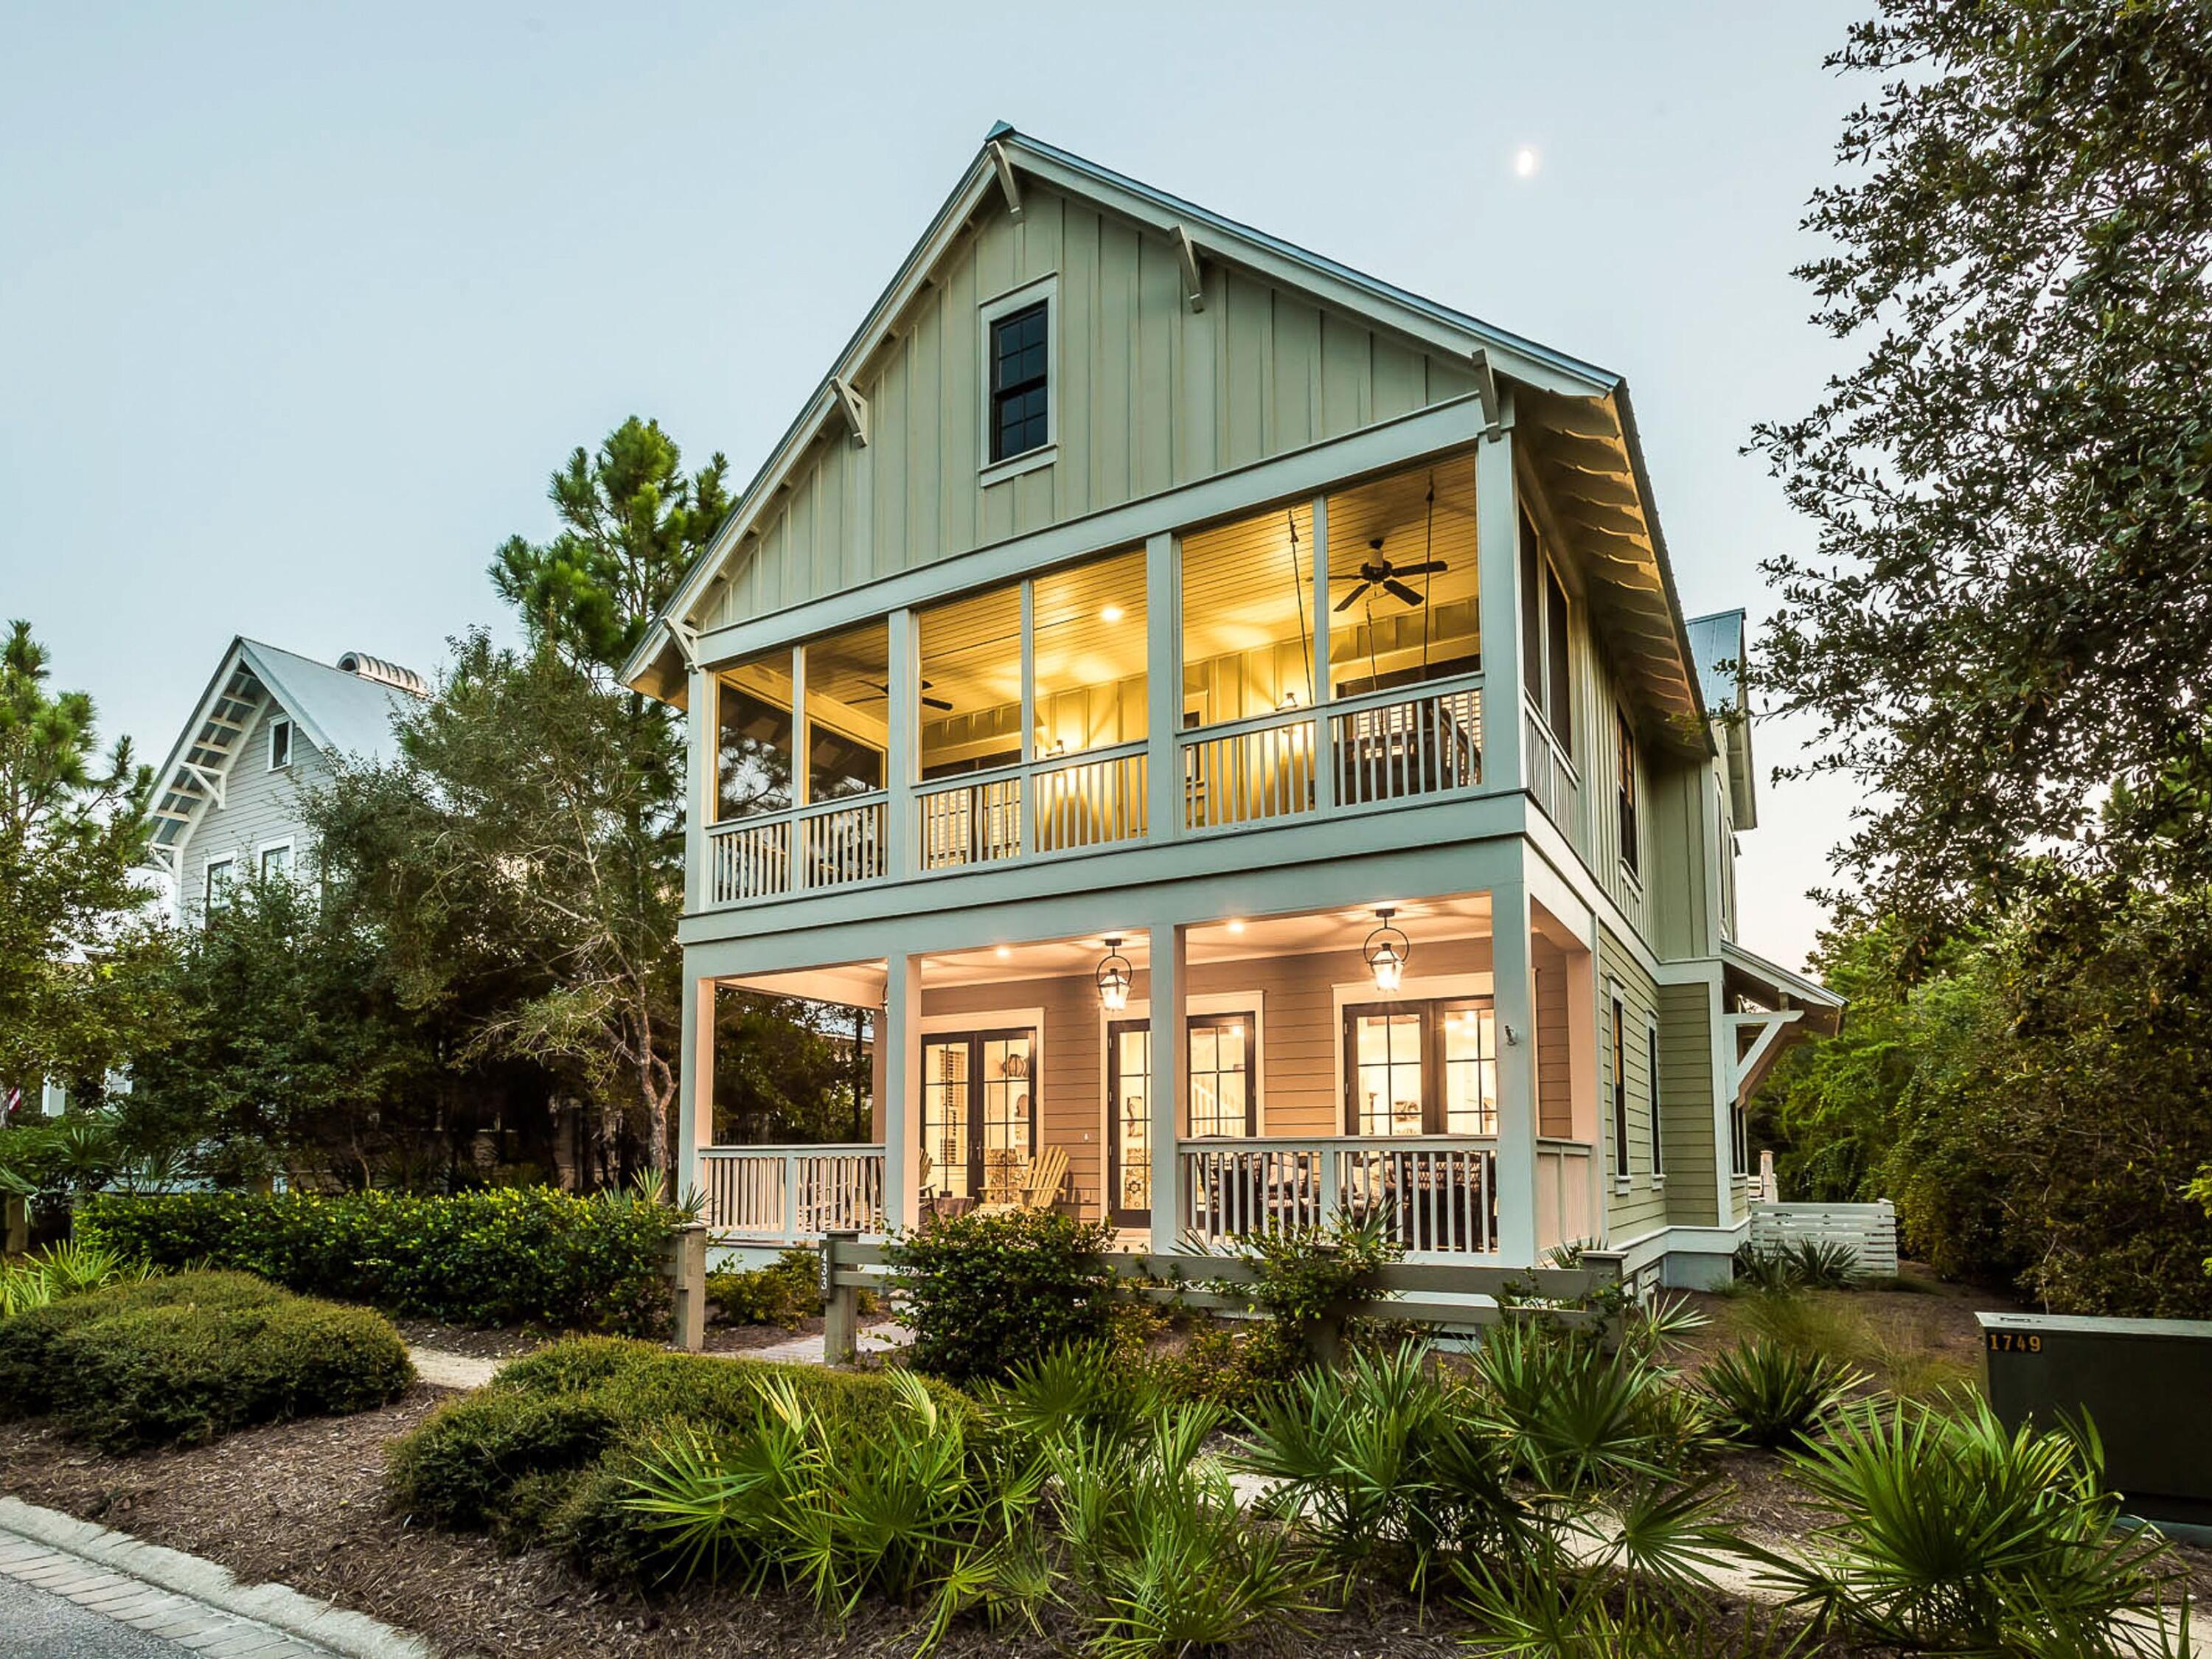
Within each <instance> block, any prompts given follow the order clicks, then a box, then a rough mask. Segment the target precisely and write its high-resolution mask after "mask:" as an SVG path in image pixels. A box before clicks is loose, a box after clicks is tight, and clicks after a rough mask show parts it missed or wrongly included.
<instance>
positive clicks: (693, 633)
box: [660, 617, 699, 674]
mask: <svg viewBox="0 0 2212 1659" xmlns="http://www.w3.org/2000/svg"><path fill="white" fill-rule="evenodd" d="M660 620H661V622H662V623H663V624H664V625H665V627H666V628H667V629H668V637H669V638H670V639H671V640H672V641H675V644H676V654H677V655H678V656H679V657H681V658H683V659H684V668H685V669H686V670H687V671H690V672H691V673H694V674H696V673H697V672H698V671H699V630H698V629H696V628H694V627H692V626H691V624H690V623H688V622H685V621H684V619H683V618H682V617H662V618H661V619H660Z"/></svg>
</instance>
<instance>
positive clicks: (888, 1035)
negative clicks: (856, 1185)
mask: <svg viewBox="0 0 2212 1659" xmlns="http://www.w3.org/2000/svg"><path fill="white" fill-rule="evenodd" d="M877 1030H878V1040H879V1041H880V1042H881V1044H882V1047H883V1051H884V1067H883V1077H884V1225H886V1226H888V1227H890V1228H894V1229H896V1228H900V1227H911V1226H913V1225H915V1223H916V1222H917V1221H918V1220H919V1219H920V1218H921V1217H920V1212H919V1210H918V1208H917V1201H918V1200H919V1199H920V1197H921V957H909V956H893V957H890V960H889V961H888V962H886V963H884V1012H883V1018H882V1022H881V1024H879V1025H878V1027H877Z"/></svg>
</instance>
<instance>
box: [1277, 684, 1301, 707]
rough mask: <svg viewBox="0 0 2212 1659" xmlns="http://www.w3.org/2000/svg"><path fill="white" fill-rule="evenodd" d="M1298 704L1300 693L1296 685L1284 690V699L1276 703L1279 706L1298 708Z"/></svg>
mask: <svg viewBox="0 0 2212 1659" xmlns="http://www.w3.org/2000/svg"><path fill="white" fill-rule="evenodd" d="M1297 706H1298V694H1297V689H1296V688H1295V687H1293V688H1292V689H1291V690H1288V691H1285V692H1284V693H1283V699H1282V701H1281V702H1279V703H1277V704H1276V705H1275V707H1276V708H1297Z"/></svg>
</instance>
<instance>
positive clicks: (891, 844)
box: [884, 611, 921, 880]
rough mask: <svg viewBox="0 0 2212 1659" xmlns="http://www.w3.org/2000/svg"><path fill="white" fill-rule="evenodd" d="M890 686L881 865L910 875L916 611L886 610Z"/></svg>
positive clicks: (914, 865)
mask: <svg viewBox="0 0 2212 1659" xmlns="http://www.w3.org/2000/svg"><path fill="white" fill-rule="evenodd" d="M887 666H888V671H889V678H887V679H886V681H885V682H884V683H885V684H888V685H889V686H890V691H889V692H888V693H887V694H886V695H885V696H884V867H885V869H886V870H887V871H888V872H889V873H890V876H891V878H892V879H893V880H902V879H903V878H906V877H908V876H910V875H913V874H914V873H915V871H916V870H917V869H918V868H920V867H921V854H920V853H919V852H918V851H917V850H916V843H917V842H919V841H920V840H921V825H920V824H918V823H916V822H915V808H914V785H915V779H917V778H919V777H920V776H921V638H920V635H919V633H918V631H917V623H916V621H915V613H914V612H913V611H892V612H891V614H890V657H889V659H888V664H887Z"/></svg>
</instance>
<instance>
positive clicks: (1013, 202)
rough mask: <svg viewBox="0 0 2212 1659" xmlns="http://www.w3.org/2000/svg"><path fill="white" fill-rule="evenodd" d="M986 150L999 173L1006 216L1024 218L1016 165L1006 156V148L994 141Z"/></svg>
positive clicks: (986, 146) (992, 164) (987, 145)
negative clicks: (1004, 199) (1015, 171)
mask: <svg viewBox="0 0 2212 1659" xmlns="http://www.w3.org/2000/svg"><path fill="white" fill-rule="evenodd" d="M984 148H985V149H987V150H989V151H990V152H991V166H992V167H994V169H995V170H996V171H997V173H998V175H999V189H1000V191H1001V193H1003V194H1004V195H1005V197H1006V216H1007V217H1008V218H1010V219H1018V218H1020V217H1021V216H1022V187H1021V185H1020V183H1019V181H1018V180H1017V179H1015V177H1014V164H1013V161H1012V159H1011V158H1009V157H1008V155H1006V146H1005V145H1004V144H1002V143H999V142H998V141H997V140H996V139H994V140H993V141H992V142H991V143H988V144H986V145H985V146H984Z"/></svg>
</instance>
